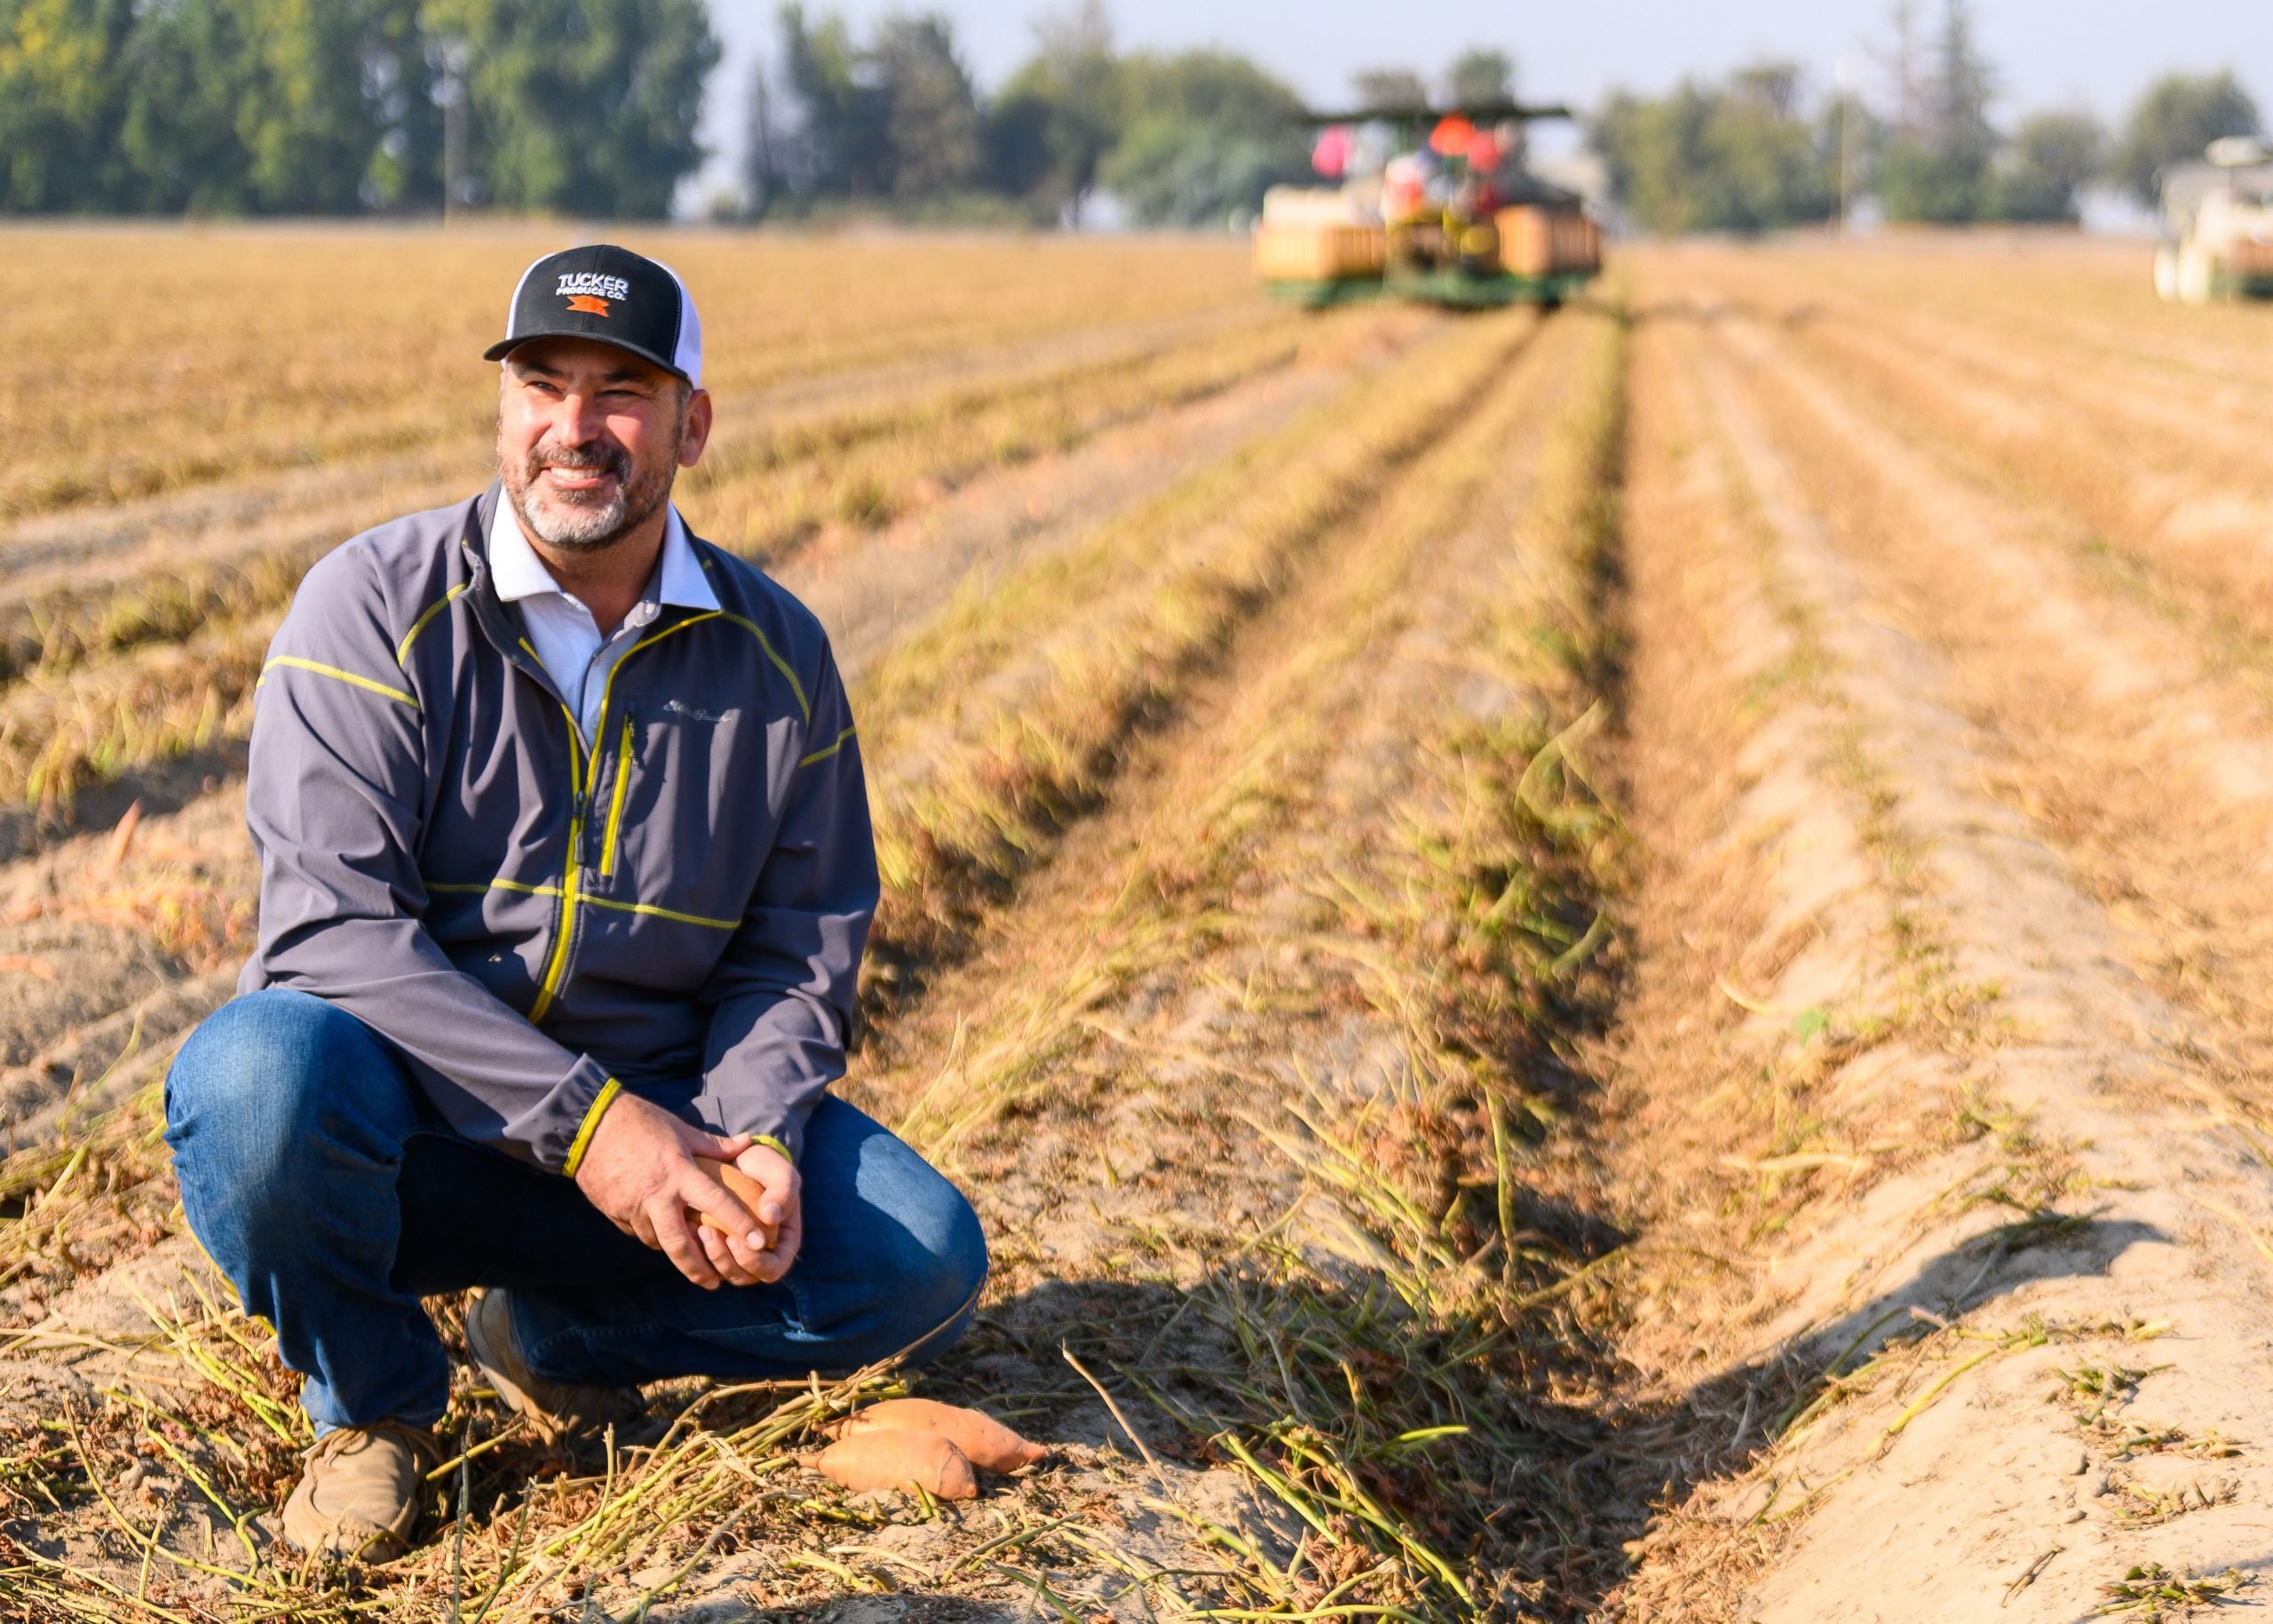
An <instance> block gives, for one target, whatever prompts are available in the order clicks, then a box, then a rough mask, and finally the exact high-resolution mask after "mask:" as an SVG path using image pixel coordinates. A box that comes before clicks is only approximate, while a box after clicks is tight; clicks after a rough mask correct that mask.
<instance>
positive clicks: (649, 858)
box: [166, 245, 986, 1558]
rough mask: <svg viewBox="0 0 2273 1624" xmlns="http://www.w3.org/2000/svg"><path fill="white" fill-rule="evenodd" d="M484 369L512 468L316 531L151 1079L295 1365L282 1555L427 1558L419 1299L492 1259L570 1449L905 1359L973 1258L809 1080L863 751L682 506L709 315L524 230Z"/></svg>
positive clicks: (433, 1388) (498, 1385)
mask: <svg viewBox="0 0 2273 1624" xmlns="http://www.w3.org/2000/svg"><path fill="white" fill-rule="evenodd" d="M487 359H488V360H493V361H497V362H500V363H501V367H500V373H501V376H500V378H499V386H498V412H497V476H498V477H497V479H496V481H495V483H493V484H492V485H491V486H490V487H489V488H488V489H487V491H485V492H483V493H482V494H481V495H479V496H476V497H474V498H473V499H471V501H466V502H461V503H456V504H455V505H453V506H450V507H446V508H439V509H436V510H434V511H431V512H425V513H418V514H414V515H412V516H411V517H409V518H407V519H396V520H394V521H393V522H392V523H389V524H385V525H382V526H380V527H378V528H376V529H375V530H371V531H368V532H366V533H365V534H363V535H359V536H357V537H355V538H354V539H353V540H352V541H350V542H348V543H346V544H345V545H344V546H342V547H340V548H339V549H337V551H334V552H332V553H330V554H329V555H328V556H326V557H325V558H323V559H321V561H320V562H319V563H318V564H317V565H316V566H315V567H314V568H313V569H311V570H310V571H309V572H308V574H307V578H306V579H305V581H304V582H302V583H301V585H300V588H299V590H298V592H297V594H296V595H295V597H294V598H293V600H292V606H291V609H290V611H289V613H288V614H286V616H285V618H284V622H283V624H282V626H281V628H280V629H279V630H278V631H277V634H276V638H275V641H274V643H273V645H272V646H271V647H270V649H269V653H268V658H267V661H266V664H265V667H264V669H263V670H262V673H261V678H260V685H259V691H258V694H257V699H256V701H255V707H254V715H253V728H252V749H251V762H250V768H249V780H248V783H247V786H246V796H245V799H246V811H247V818H248V821H249V824H250V827H251V830H252V837H253V843H254V845H255V847H256V849H257V852H258V853H259V858H260V866H261V886H260V923H259V937H258V946H257V950H256V951H255V953H254V955H253V956H252V959H251V962H250V963H248V964H247V965H246V967H245V970H244V974H243V977H242V980H241V981H240V984H239V989H238V996H237V997H236V998H234V1000H232V1001H231V1002H229V1003H227V1004H226V1005H224V1006H223V1007H222V1008H221V1009H220V1010H218V1011H217V1012H215V1014H214V1015H213V1016H212V1017H211V1018H209V1019H208V1020H207V1021H206V1022H205V1023H204V1024H203V1025H202V1026H200V1027H199V1028H198V1030H197V1031H196V1033H195V1034H194V1035H193V1036H192V1037H191V1038H190V1040H189V1042H187V1043H186V1045H185V1046H184V1047H183V1049H182V1050H181V1053H180V1055H179V1057H178V1058H177V1059H176V1060H175V1062H174V1064H173V1066H172V1069H171V1071H170V1073H169V1074H168V1076H167V1079H166V1123H167V1128H166V1137H167V1143H168V1144H169V1145H171V1147H172V1149H173V1154H174V1161H175V1166H176V1168H177V1170H178V1174H179V1176H180V1182H181V1194H182V1204H183V1207H184V1208H185V1209H186V1212H187V1215H188V1218H189V1223H190V1227H191V1228H192V1229H193V1230H194V1232H196V1235H197V1238H198V1240H200V1241H201V1242H202V1244H203V1245H204V1248H205V1249H206V1251H207V1253H208V1254H209V1255H210V1256H211V1257H212V1259H213V1261H214V1263H215V1264H217V1265H218V1267H219V1269H220V1270H221V1271H222V1272H223V1273H225V1274H226V1276H227V1277H228V1278H229V1279H230V1280H231V1281H232V1282H233V1283H234V1285H235V1287H236V1289H237V1291H238V1293H239V1295H241V1296H242V1299H243V1303H244V1306H245V1310H246V1311H247V1312H248V1313H251V1314H257V1315H259V1316H261V1317H262V1318H264V1319H267V1320H268V1321H269V1322H270V1323H271V1324H272V1325H273V1327H275V1331H276V1341H277V1347H278V1350H279V1351H280V1353H281V1357H282V1359H283V1360H284V1362H285V1364H287V1365H288V1366H289V1367H291V1368H292V1369H294V1370H296V1371H297V1372H299V1373H300V1374H301V1376H302V1378H303V1381H302V1386H301V1403H302V1404H303V1405H304V1406H305V1408H306V1410H307V1413H308V1416H309V1418H310V1420H311V1421H312V1422H313V1424H314V1429H315V1432H316V1434H317V1441H316V1444H315V1446H314V1447H313V1450H311V1451H310V1452H309V1454H308V1456H307V1460H306V1465H305V1470H304V1472H303V1474H302V1476H301V1477H300V1480H299V1482H298V1484H297V1486H296V1487H295V1488H294V1490H293V1492H292V1494H291V1497H290V1499H289V1501H288V1502H287V1503H286V1506H285V1508H284V1517H283V1531H284V1534H285V1536H286V1538H287V1539H289V1541H291V1542H292V1543H293V1544H295V1545H297V1546H298V1547H300V1548H301V1549H304V1550H312V1551H330V1552H338V1553H352V1554H359V1555H361V1556H363V1557H368V1558H378V1557H385V1556H389V1555H392V1554H395V1553H397V1552H399V1551H400V1550H401V1549H403V1548H404V1547H405V1546H406V1545H407V1544H408V1541H409V1538H410V1535H411V1532H412V1527H413V1525H414V1523H415V1521H416V1517H417V1510H418V1499H419V1495H418V1490H419V1486H420V1483H421V1480H422V1479H423V1478H424V1476H425V1474H426V1473H427V1472H428V1471H429V1470H432V1468H434V1467H435V1466H436V1465H437V1464H439V1462H440V1451H439V1448H438V1446H437V1444H436V1440H435V1437H434V1433H433V1430H432V1429H433V1426H434V1423H435V1422H436V1421H438V1420H439V1419H440V1416H441V1415H442V1413H443V1410H444V1407H445V1405H446V1402H447V1398H448V1395H449V1381H450V1371H449V1363H448V1359H447V1356H446V1354H445V1351H444V1349H443V1345H442V1342H441V1340H440V1336H439V1335H437V1334H436V1332H435V1329H434V1327H433V1324H432V1321H431V1320H430V1319H428V1317H427V1314H426V1311H425V1310H424V1308H423V1307H422V1306H421V1305H420V1299H421V1298H422V1297H426V1296H432V1295H439V1294H442V1293H449V1292H456V1291H462V1290H464V1289H466V1288H468V1287H472V1288H475V1289H476V1291H477V1294H478V1295H476V1297H475V1298H474V1300H473V1301H472V1302H471V1305H470V1306H469V1308H468V1311H467V1316H466V1327H465V1332H466V1343H467V1346H468V1348H469V1350H470V1351H471V1353H472V1356H473V1359H474V1360H475V1362H476V1363H477V1364H478V1365H479V1367H480V1374H481V1376H482V1378H483V1380H484V1381H486V1382H487V1383H488V1384H489V1385H490V1386H492V1387H494V1388H495V1390H496V1391H497V1392H498V1394H499V1395H500V1396H501V1397H502V1398H503V1399H504V1401H505V1402H506V1403H507V1404H509V1405H510V1406H511V1407H512V1408H513V1409H515V1410H517V1411H518V1412H519V1413H520V1414H521V1415H523V1416H524V1417H526V1418H527V1422H528V1423H529V1425H530V1427H531V1428H532V1430H534V1431H535V1433H536V1434H537V1435H538V1436H539V1437H541V1438H547V1439H550V1440H556V1441H561V1442H564V1443H567V1444H575V1443H579V1442H583V1441H589V1440H590V1438H593V1437H595V1436H596V1435H598V1434H600V1433H601V1432H602V1431H603V1430H605V1429H606V1428H607V1427H609V1426H611V1425H615V1426H622V1425H625V1424H626V1423H628V1422H631V1421H632V1420H634V1419H635V1418H636V1417H637V1416H638V1414H639V1400H638V1386H639V1384H640V1383H641V1382H652V1381H656V1380H659V1379H662V1378H666V1377H672V1376H687V1375H707V1376H714V1377H721V1378H733V1379H753V1378H768V1377H773V1378H791V1379H803V1378H804V1377H805V1376H807V1375H808V1374H811V1373H812V1372H816V1371H819V1372H822V1373H831V1372H843V1371H848V1370H851V1369H855V1368H858V1367H861V1366H863V1365H866V1364H869V1363H871V1362H873V1361H876V1360H880V1359H890V1358H892V1357H893V1356H895V1355H899V1356H901V1357H903V1358H905V1359H907V1360H909V1361H911V1362H920V1361H922V1360H923V1359H929V1358H931V1357H933V1356H935V1355H937V1354H938V1353H939V1352H940V1351H942V1350H943V1349H945V1348H946V1346H947V1345H948V1344H950V1343H953V1342H954V1340H955V1338H956V1337H957V1336H958V1335H961V1334H962V1330H963V1328H964V1327H965V1326H966V1325H967V1324H968V1323H969V1321H970V1316H971V1313H972V1311H973V1308H974V1306H975V1303H976V1301H977V1298H978V1290H979V1287H980V1285H981V1283H982V1281H983V1280H984V1279H985V1277H986V1242H985V1240H984V1239H983V1237H982V1236H981V1234H980V1232H979V1226H978V1219H977V1217H976V1216H975V1215H974V1214H973V1212H972V1210H971V1208H970V1203H969V1202H968V1201H966V1200H964V1198H963V1197H962V1194H961V1193H960V1192H958V1191H956V1190H955V1188H954V1186H953V1185H952V1184H949V1183H948V1182H947V1181H946V1179H945V1178H943V1177H941V1176H939V1174H938V1173H937V1172H935V1171H934V1170H933V1169H932V1168H930V1167H929V1166H927V1165H926V1164H925V1163H924V1162H923V1160H922V1159H921V1158H919V1157H918V1156H917V1155H916V1154H915V1152H913V1151H911V1150H910V1149H908V1148H907V1146H906V1145H902V1144H901V1143H900V1142H899V1140H898V1139H896V1138H894V1137H892V1135H891V1134H890V1133H889V1132H887V1131H886V1130H885V1129H883V1128H882V1127H881V1126H879V1125H878V1124H877V1123H876V1122H875V1121H871V1120H870V1119H869V1118H868V1117H867V1116H864V1115H863V1114H861V1113H860V1112H859V1111H857V1110H855V1109H854V1108H853V1107H852V1106H851V1105H847V1104H845V1103H844V1102H843V1100H840V1099H838V1098H836V1097H833V1096H832V1095H831V1094H830V1093H829V1085H830V1084H831V1083H832V1082H833V1081H836V1079H837V1078H838V1077H840V1076H842V1075H843V1070H844V1052H845V1043H846V1039H847V1036H848V1034H849V1033H850V1031H851V1027H852V1025H853V1022H854V1019H855V1017H856V1004H855V998H856V986H857V981H858V975H859V963H860V955H861V952H862V949H863V947H864V946H865V944H866V941H867V933H868V925H869V921H870V918H871V916H872V915H873V913H874V910H875V905H876V896H877V875H876V861H875V846H874V842H873V839H872V836H871V832H870V828H869V821H868V804H867V790H866V787H865V785H864V782H863V778H862V772H861V764H860V745H859V736H858V734H856V733H855V732H854V731H853V725H852V714H851V709H849V708H848V706H847V704H846V701H845V695H844V690H843V684H842V682H841V681H840V680H839V678H838V675H837V671H836V662H835V660H834V659H833V657H832V656H831V654H830V651H829V646H828V638H827V636H826V635H825V634H824V633H823V631H822V630H821V627H820V622H818V621H816V620H815V619H814V617H813V616H812V614H811V613H810V612H809V611H807V610H806V609H805V608H804V606H803V605H801V604H799V603H798V602H797V601H796V599H795V598H792V597H791V596H790V595H789V594H788V592H786V591H784V590H782V589H781V588H780V586H778V585H776V584H775V583H774V582H772V581H770V580H768V579H767V578H766V577H765V576H764V574H762V573H760V572H759V571H758V570H757V569H756V568H755V567H754V566H751V565H748V564H746V563H744V562H742V561H741V559H739V558H735V557H734V556H733V554H731V553H729V552H726V551H723V550H721V549H720V548H717V547H715V546H713V545H711V544H710V543H708V542H705V541H702V540H701V539H700V538H699V537H697V536H695V535H693V534H691V533H690V532H689V531H688V529H687V527H686V525H685V521H684V520H683V519H681V518H680V516H679V514H678V512H677V510H676V509H675V508H674V507H673V506H672V504H671V502H670V495H671V486H672V481H673V480H674V479H676V477H677V472H678V471H679V470H680V469H682V468H692V467H693V466H694V464H695V463H696V462H697V461H699V460H700V459H701V456H702V449H703V445H704V442H705V441H706V440H708V439H709V433H710V427H711V401H710V397H709V395H708V394H707V393H706V392H704V391H703V389H702V328H701V321H699V320H698V319H697V317H696V314H695V308H694V303H693V299H692V298H691V297H689V296H688V294H687V291H686V289H685V285H684V284H683V283H682V282H681V281H680V280H679V278H678V277H677V274H676V273H673V272H672V271H671V270H670V269H669V267H667V266H665V265H660V264H657V263H656V262H655V261H653V260H650V259H646V258H644V257H641V256H639V255H638V254H634V253H631V252H630V251H629V250H624V249H621V248H614V247H609V246H605V245H603V246H595V247H584V248H576V249H570V250H566V251H565V252H562V253H558V254H552V255H548V256H547V257H543V258H541V259H539V260H537V261H536V263H535V264H534V265H530V266H529V267H528V269H527V271H525V272H523V273H522V274H521V279H520V281H519V284H518V285H517V286H516V287H515V289H513V292H512V296H511V300H510V302H509V305H508V316H507V325H506V331H505V337H504V338H503V339H502V340H501V341H500V342H498V343H497V344H495V345H492V346H491V347H490V348H489V350H488V352H487ZM706 1161H708V1162H710V1163H712V1164H716V1163H719V1162H728V1161H731V1162H733V1163H734V1164H735V1165H736V1166H738V1167H739V1168H741V1170H742V1171H743V1172H744V1173H746V1174H748V1176H749V1177H750V1178H751V1179H753V1180H755V1181H756V1184H757V1185H759V1186H760V1187H762V1192H763V1193H762V1195H757V1196H751V1197H749V1198H748V1200H749V1201H750V1202H751V1203H752V1204H754V1206H755V1208H756V1210H754V1211H753V1210H750V1209H749V1208H747V1207H746V1206H745V1205H744V1203H743V1201H742V1200H737V1199H736V1197H734V1196H733V1195H731V1194H729V1193H727V1192H726V1190H725V1187H724V1186H723V1185H722V1184H721V1182H720V1181H719V1179H718V1178H717V1177H716V1176H711V1175H710V1174H708V1173H706V1172H705V1171H704V1170H703V1169H704V1164H705V1162H706ZM704 1218H707V1219H709V1221H710V1222H709V1223H704V1222H702V1220H703V1219H704Z"/></svg>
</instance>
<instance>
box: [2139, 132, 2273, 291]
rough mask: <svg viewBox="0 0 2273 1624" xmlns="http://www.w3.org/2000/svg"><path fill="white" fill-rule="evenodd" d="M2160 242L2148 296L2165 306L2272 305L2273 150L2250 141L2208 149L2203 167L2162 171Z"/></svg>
mask: <svg viewBox="0 0 2273 1624" xmlns="http://www.w3.org/2000/svg"><path fill="white" fill-rule="evenodd" d="M2163 223H2164V228H2165V231H2166V241H2165V242H2164V243H2163V245H2162V247H2161V248H2160V249H2158V250H2156V253H2155V291H2156V292H2157V293H2158V294H2160V295H2162V297H2165V298H2166V299H2177V300H2180V301H2182V302H2183V303H2185V304H2189V305H2207V304H2208V303H2210V301H2211V300H2213V299H2219V298H2241V299H2251V298H2255V299H2264V298H2273V148H2269V147H2267V145H2266V143H2265V142H2263V141H2262V140H2260V139H2257V138H2255V137H2253V136H2229V137H2228V138H2227V139H2224V140H2222V141H2213V142H2211V143H2210V147H2209V150H2208V152H2207V153H2206V154H2205V161H2204V162H2199V163H2177V164H2173V165H2172V166H2171V167H2170V168H2169V169H2167V170H2165V171H2164V172H2163Z"/></svg>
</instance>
